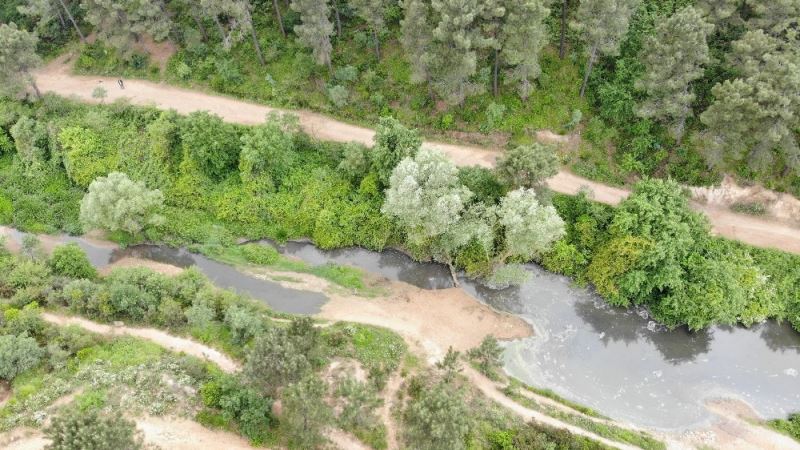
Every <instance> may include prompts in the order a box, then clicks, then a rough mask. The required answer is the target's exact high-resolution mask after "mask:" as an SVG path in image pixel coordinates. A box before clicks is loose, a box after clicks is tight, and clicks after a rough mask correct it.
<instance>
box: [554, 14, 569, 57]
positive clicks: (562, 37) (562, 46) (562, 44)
mask: <svg viewBox="0 0 800 450" xmlns="http://www.w3.org/2000/svg"><path fill="white" fill-rule="evenodd" d="M556 1H557V2H558V3H560V4H561V30H560V31H559V33H558V34H559V37H558V57H559V59H564V54H565V52H566V50H567V17H568V16H569V0H556Z"/></svg>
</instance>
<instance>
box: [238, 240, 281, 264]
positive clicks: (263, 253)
mask: <svg viewBox="0 0 800 450" xmlns="http://www.w3.org/2000/svg"><path fill="white" fill-rule="evenodd" d="M239 251H241V253H242V256H244V259H245V260H247V262H250V263H253V264H258V265H262V266H268V265H270V264H274V263H275V262H277V261H278V259H279V258H280V256H281V255H280V253H278V251H277V250H275V248H273V247H272V246H270V245H260V244H244V245H242V246H240V247H239Z"/></svg>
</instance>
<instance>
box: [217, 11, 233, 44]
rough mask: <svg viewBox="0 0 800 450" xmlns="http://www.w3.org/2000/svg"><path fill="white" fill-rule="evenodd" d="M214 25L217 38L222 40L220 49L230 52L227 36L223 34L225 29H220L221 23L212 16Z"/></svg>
mask: <svg viewBox="0 0 800 450" xmlns="http://www.w3.org/2000/svg"><path fill="white" fill-rule="evenodd" d="M214 23H215V24H216V25H217V30H218V31H219V37H220V39H222V47H223V48H224V49H225V50H230V45H229V43H228V35H227V34H225V28H223V27H222V23H221V22H220V21H219V17H217V16H214Z"/></svg>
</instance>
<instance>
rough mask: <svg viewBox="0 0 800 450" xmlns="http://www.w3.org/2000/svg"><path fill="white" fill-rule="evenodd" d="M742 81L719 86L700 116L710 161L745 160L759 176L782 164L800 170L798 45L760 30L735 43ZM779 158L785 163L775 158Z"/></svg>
mask: <svg viewBox="0 0 800 450" xmlns="http://www.w3.org/2000/svg"><path fill="white" fill-rule="evenodd" d="M731 61H732V63H733V64H734V65H735V67H736V68H737V69H738V71H739V73H740V74H741V77H740V78H737V79H734V80H727V81H725V82H723V83H721V84H717V85H716V86H714V88H713V89H712V90H711V93H712V94H713V95H714V98H715V101H714V103H713V104H712V105H711V106H710V107H709V108H708V109H707V110H706V111H705V112H704V113H703V114H702V115H701V116H700V119H701V120H702V122H703V123H704V124H705V125H706V126H707V127H708V131H707V133H706V135H707V137H708V139H707V144H708V149H707V150H708V151H707V158H708V159H709V161H710V163H711V164H713V165H716V166H721V165H724V163H725V162H726V161H736V162H740V161H745V162H747V164H748V165H749V167H750V168H751V169H753V170H755V171H758V172H762V173H764V172H767V171H768V170H769V169H770V168H771V167H773V166H774V165H775V164H776V163H778V162H782V163H783V166H784V171H788V170H791V169H794V170H795V172H797V171H798V170H800V147H798V142H797V136H796V133H795V130H796V129H797V127H799V126H800V58H798V52H797V51H796V49H795V48H794V46H791V45H788V44H787V43H786V42H782V41H780V40H778V39H775V38H773V37H771V36H768V35H767V34H765V33H764V31H762V30H756V31H749V32H747V33H745V35H744V36H742V38H741V39H740V40H739V41H736V42H734V43H733V57H732V58H731ZM776 153H777V156H780V157H782V161H780V160H776Z"/></svg>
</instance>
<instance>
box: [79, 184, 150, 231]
mask: <svg viewBox="0 0 800 450" xmlns="http://www.w3.org/2000/svg"><path fill="white" fill-rule="evenodd" d="M163 203H164V195H163V194H162V193H161V191H159V190H158V189H155V190H150V189H147V187H146V186H145V185H144V183H142V182H136V181H131V180H130V178H128V176H127V175H125V174H124V173H119V172H111V173H110V174H108V176H107V177H99V178H97V179H96V180H94V181H92V184H90V185H89V191H88V192H87V193H86V195H84V196H83V199H82V200H81V212H80V219H81V223H82V224H83V226H84V227H86V229H87V230H93V229H103V230H108V231H125V232H127V233H130V234H137V233H138V232H140V231H142V230H143V229H144V228H145V227H148V226H158V225H161V224H163V223H164V217H163V216H161V215H160V214H158V212H159V211H160V210H161V208H162V206H163Z"/></svg>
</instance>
